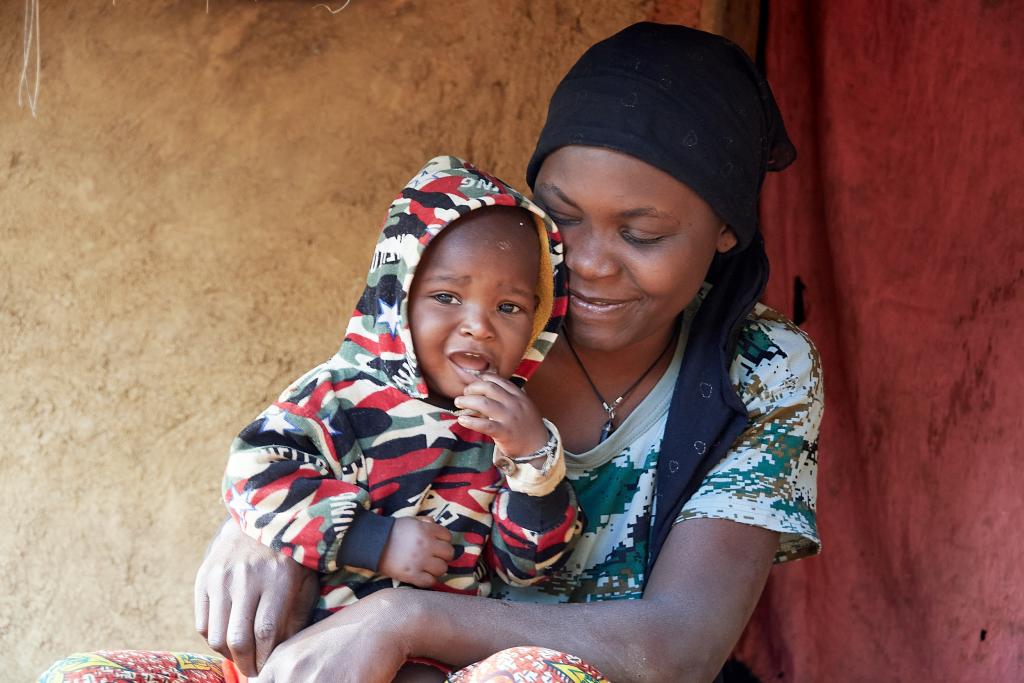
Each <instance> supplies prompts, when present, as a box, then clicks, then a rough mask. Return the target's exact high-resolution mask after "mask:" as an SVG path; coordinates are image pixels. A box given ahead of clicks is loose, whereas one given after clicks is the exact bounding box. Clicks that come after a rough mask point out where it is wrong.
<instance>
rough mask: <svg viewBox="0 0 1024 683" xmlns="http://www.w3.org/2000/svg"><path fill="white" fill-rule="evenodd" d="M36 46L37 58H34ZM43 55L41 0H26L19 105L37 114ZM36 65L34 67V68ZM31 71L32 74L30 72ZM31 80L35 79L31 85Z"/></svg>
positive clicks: (33, 114) (33, 115) (34, 114)
mask: <svg viewBox="0 0 1024 683" xmlns="http://www.w3.org/2000/svg"><path fill="white" fill-rule="evenodd" d="M33 48H35V60H33V59H32V53H33ZM41 65H42V57H41V53H40V51H39V0H25V33H24V37H23V41H22V49H21V79H20V80H19V81H18V106H19V107H24V106H25V103H26V102H27V103H28V109H29V111H31V112H32V117H33V118H35V116H36V103H37V102H38V101H39V75H40V71H41V69H40V67H41ZM33 67H34V68H33ZM30 71H31V76H30V75H29V72H30ZM30 81H34V83H32V84H31V85H30Z"/></svg>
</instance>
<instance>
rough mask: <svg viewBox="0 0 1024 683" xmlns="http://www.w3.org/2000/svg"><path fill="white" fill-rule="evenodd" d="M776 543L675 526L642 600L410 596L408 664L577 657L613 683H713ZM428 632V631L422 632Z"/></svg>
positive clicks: (744, 531) (725, 530) (693, 524)
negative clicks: (416, 659)
mask: <svg viewBox="0 0 1024 683" xmlns="http://www.w3.org/2000/svg"><path fill="white" fill-rule="evenodd" d="M777 544H778V534H777V533H775V532H772V531H768V530H765V529H762V528H759V527H753V526H748V525H744V524H739V523H736V522H730V521H726V520H717V519H699V520H690V521H687V522H684V523H681V524H677V525H676V526H675V528H674V529H673V530H672V532H671V534H670V535H669V538H668V541H667V542H666V545H665V547H664V549H663V550H662V552H661V554H660V556H659V557H658V561H657V563H656V564H655V567H654V570H653V572H652V574H651V578H650V581H649V582H648V585H647V589H646V591H645V592H644V597H643V599H641V600H621V601H610V602H600V603H589V604H566V605H537V604H524V603H510V602H499V601H483V600H475V601H459V600H457V599H451V598H452V596H447V595H442V594H439V593H426V592H420V593H416V594H415V595H412V596H409V599H410V600H412V601H413V602H414V603H416V605H417V609H416V610H415V614H416V615H418V616H419V617H420V618H421V619H422V620H423V621H422V623H423V625H424V628H415V629H413V638H414V640H413V642H412V643H411V644H410V646H411V650H412V652H413V654H415V655H419V656H426V657H435V658H437V659H441V660H443V661H448V662H450V663H452V664H456V665H459V666H463V665H467V664H470V663H472V662H474V661H477V660H479V659H483V658H484V657H486V656H488V655H490V654H492V653H494V652H496V651H498V650H502V649H504V648H506V647H512V646H516V645H537V646H543V647H549V648H553V649H556V650H561V651H564V652H569V653H572V654H574V655H576V656H578V657H582V658H583V659H584V660H586V661H587V662H590V663H591V664H593V665H594V666H596V667H597V668H598V669H600V670H601V672H602V673H604V674H605V675H606V676H608V677H609V678H610V679H611V680H613V681H615V682H616V683H625V682H626V681H695V682H706V681H710V680H712V679H713V678H714V677H715V676H716V675H717V673H718V671H719V670H720V669H721V667H722V665H723V664H724V662H725V660H726V658H727V657H728V655H729V653H730V652H731V651H732V649H733V647H734V646H735V644H736V641H737V640H738V639H739V636H740V634H741V633H742V631H743V628H744V626H745V625H746V623H747V620H748V619H749V618H750V614H751V613H752V612H753V609H754V606H755V605H756V604H757V600H758V598H759V597H760V595H761V590H762V589H763V588H764V583H765V580H766V579H767V577H768V572H769V570H770V569H771V565H772V557H773V554H774V552H775V548H776V546H777ZM427 624H429V625H430V628H426V625H427Z"/></svg>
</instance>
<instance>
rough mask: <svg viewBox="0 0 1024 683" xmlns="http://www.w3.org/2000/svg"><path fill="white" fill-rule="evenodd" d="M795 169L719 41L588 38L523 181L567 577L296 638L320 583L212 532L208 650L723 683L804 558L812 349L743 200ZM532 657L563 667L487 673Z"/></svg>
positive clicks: (403, 593)
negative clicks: (766, 295)
mask: <svg viewBox="0 0 1024 683" xmlns="http://www.w3.org/2000/svg"><path fill="white" fill-rule="evenodd" d="M794 156H795V151H794V150H793V147H792V145H791V144H790V142H789V140H788V138H787V136H786V132H785V129H784V127H783V125H782V121H781V118H780V116H779V113H778V110H777V107H776V105H775V101H774V99H773V97H772V94H771V92H770V90H769V88H768V86H767V83H766V82H765V81H764V80H763V79H762V78H760V76H758V74H757V73H756V69H755V68H754V67H753V65H752V64H751V63H750V61H749V59H748V58H747V57H746V55H745V54H743V52H742V51H741V50H740V49H739V48H737V47H736V46H734V45H732V44H731V43H729V42H728V41H725V40H723V39H720V38H718V37H715V36H711V35H709V34H705V33H701V32H699V31H694V30H692V29H687V28H683V27H679V26H659V25H654V24H638V25H635V26H632V27H630V28H628V29H626V30H624V31H622V32H621V33H619V34H617V35H615V36H613V37H611V38H609V39H607V40H605V41H602V42H601V43H598V44H597V45H595V46H594V47H592V48H591V49H590V50H589V51H588V52H587V53H586V54H585V55H584V56H583V57H582V58H581V59H580V61H579V62H578V63H577V64H576V65H575V66H574V67H573V68H572V70H570V72H569V74H568V75H567V76H566V78H565V79H564V80H563V81H562V83H561V84H560V85H559V86H558V89H557V90H556V92H555V95H554V97H553V99H552V102H551V106H550V109H549V113H548V119H547V122H546V124H545V127H544V130H543V131H542V133H541V136H540V140H539V141H538V144H537V148H536V150H535V152H534V154H533V157H532V159H531V160H530V164H529V168H528V173H527V178H528V181H529V182H530V185H531V186H532V187H533V189H534V192H535V200H536V201H537V202H538V203H540V204H541V205H542V206H543V207H544V208H545V209H546V210H547V211H548V212H549V213H550V214H551V216H552V218H553V219H554V220H555V222H556V223H558V224H559V227H560V229H561V230H562V232H563V235H564V241H565V247H566V264H567V266H568V269H569V274H570V277H569V287H570V295H571V296H570V305H569V311H568V323H567V328H566V330H565V334H564V335H562V337H561V339H560V341H559V344H558V345H556V346H555V347H554V348H553V349H552V351H551V352H550V353H549V355H548V358H547V359H546V361H545V363H544V364H543V365H542V366H541V368H540V369H539V371H538V372H537V373H536V375H535V376H534V378H533V379H532V380H531V381H530V383H529V385H528V389H527V393H528V394H529V396H530V397H531V398H532V400H533V401H534V402H535V403H536V404H537V406H538V408H539V409H540V411H541V413H542V414H544V415H546V416H548V417H550V418H551V419H552V421H553V422H555V423H556V424H558V425H559V428H560V430H561V431H562V436H563V440H564V444H565V446H566V449H567V451H569V452H570V454H569V455H567V458H568V462H567V464H568V467H569V470H570V477H571V478H572V479H573V485H574V487H575V488H576V490H577V494H578V496H579V499H580V503H581V505H582V507H583V510H584V512H585V514H586V515H587V518H588V526H587V527H586V529H585V536H584V538H583V540H582V541H581V542H580V544H579V547H578V548H577V549H576V550H575V551H574V554H573V556H572V558H571V559H570V561H569V563H568V564H567V566H566V567H565V568H564V569H563V570H562V571H561V573H560V574H558V575H557V576H556V577H554V578H553V579H552V580H551V581H548V582H547V583H545V584H542V585H540V586H537V587H535V588H531V589H513V588H511V587H500V588H499V589H498V590H497V595H498V596H499V597H503V598H507V599H506V600H500V601H499V600H484V599H479V598H471V597H465V596H456V595H450V594H445V593H439V592H432V591H418V590H412V589H392V590H386V591H380V592H378V593H375V594H374V595H372V596H370V597H369V598H367V599H364V600H363V601H361V602H359V603H358V604H356V605H354V606H352V607H350V608H347V609H345V610H342V611H341V612H339V613H337V614H335V615H333V616H331V617H329V618H328V619H325V620H324V621H322V622H319V623H318V624H316V625H314V626H311V627H309V628H306V629H304V630H302V631H298V629H299V628H300V627H301V625H302V624H303V622H304V618H305V615H306V614H308V608H309V605H310V604H311V600H312V591H313V590H315V586H316V581H315V578H314V577H313V576H312V575H311V574H309V573H308V570H306V569H304V568H302V567H301V566H299V565H298V564H296V563H294V562H292V561H291V560H289V559H288V558H285V557H282V556H276V555H274V554H273V553H271V552H270V551H268V550H267V549H266V548H264V547H263V546H261V545H258V544H256V543H255V542H254V541H251V540H250V539H249V538H248V537H245V536H243V535H242V534H241V533H240V532H239V531H238V530H237V529H236V528H235V527H234V526H233V525H226V526H225V527H224V528H223V529H222V531H221V532H220V534H219V535H218V537H217V538H216V539H214V542H213V544H212V546H211V549H210V552H209V553H208V556H207V558H206V560H205V561H204V563H203V566H202V567H201V569H200V571H199V574H198V576H197V581H196V605H197V628H198V629H199V631H200V633H202V634H203V635H204V637H206V638H207V640H208V641H209V643H210V645H211V647H213V649H214V650H216V651H218V652H220V653H221V654H223V655H225V656H227V657H230V658H231V659H233V660H234V661H235V662H236V664H237V666H238V668H239V669H240V670H241V671H242V672H244V673H246V674H250V675H252V674H255V672H256V670H257V669H259V670H261V674H260V678H259V680H260V681H261V682H263V681H274V682H275V683H283V682H285V681H312V680H337V679H343V680H352V681H372V682H378V681H379V682H381V683H386V682H387V681H390V680H392V678H393V677H394V675H395V673H396V672H397V671H398V670H399V669H400V668H401V667H402V664H403V663H404V662H405V661H406V660H407V659H409V658H415V657H427V658H434V659H437V660H441V661H444V662H448V663H450V664H452V665H454V666H456V667H461V666H466V665H469V664H471V663H472V662H477V661H479V660H483V659H485V658H487V657H488V656H490V655H491V654H492V653H495V652H498V651H500V650H504V649H506V648H510V647H513V646H524V645H525V646H538V647H545V648H553V649H554V650H557V651H561V652H565V653H572V655H575V656H576V657H578V658H581V659H582V660H583V661H584V662H585V663H583V664H580V665H579V669H580V670H581V671H585V672H587V673H588V674H590V675H591V676H592V678H591V679H590V680H600V678H599V674H598V673H597V670H600V672H601V674H603V675H604V676H605V677H607V679H609V680H613V681H617V682H620V681H625V680H637V681H641V680H649V681H683V680H685V681H691V680H692V681H708V680H711V679H713V678H714V677H715V675H716V673H717V672H718V670H719V669H720V668H721V666H722V663H723V662H724V661H725V659H726V657H727V656H728V654H729V652H730V650H731V649H732V647H733V646H734V644H735V642H736V640H737V638H738V637H739V635H740V633H741V631H742V629H743V627H744V625H745V624H746V622H747V620H748V618H749V616H750V613H751V611H752V610H753V608H754V605H755V604H756V602H757V599H758V597H759V595H760V593H761V590H762V588H763V586H764V582H765V580H766V577H767V575H768V571H769V569H770V567H771V564H772V562H773V560H776V561H781V560H786V559H795V558H799V557H802V556H806V555H808V554H812V553H814V552H816V550H817V547H818V539H817V532H816V528H815V523H814V500H815V481H814V477H815V467H816V461H815V456H816V438H817V426H818V422H819V421H820V417H821V407H822V406H821V404H822V387H821V373H820V370H819V366H818V361H817V357H816V354H815V351H814V349H813V347H812V346H811V344H810V342H809V341H808V340H807V339H806V338H805V337H804V336H803V335H802V334H801V333H800V332H799V331H798V330H797V329H796V328H795V327H793V326H792V324H791V323H789V322H788V321H786V320H784V319H783V318H781V316H779V315H778V314H776V313H774V312H773V311H771V310H769V309H766V308H764V307H763V306H760V305H756V306H755V304H756V301H757V298H758V296H759V295H760V294H761V292H762V290H763V287H764V283H765V280H766V277H767V261H766V258H765V255H764V248H763V244H762V241H761V237H760V234H759V232H758V227H757V199H758V194H759V192H760V188H761V184H762V182H763V180H764V175H765V172H766V171H768V170H781V169H782V168H785V166H787V165H788V164H789V163H790V162H791V161H792V160H793V158H794ZM573 454H575V455H573ZM554 603H558V604H554ZM293 634H294V635H293ZM289 636H290V637H289ZM275 645H276V647H275ZM531 655H536V656H535V657H534V659H535V660H538V661H546V662H554V663H553V664H544V665H546V666H558V665H559V664H558V663H559V662H566V661H570V660H569V659H566V658H565V657H563V656H560V655H557V654H556V653H554V652H547V651H538V650H532V651H530V650H527V651H522V650H520V651H514V652H512V653H507V654H505V655H502V656H501V657H498V659H499V660H501V664H500V666H506V665H507V666H518V665H515V664H511V663H509V662H510V661H511V660H512V659H515V658H516V657H520V658H529V657H530V656H531ZM494 661H497V660H493V659H492V664H493V662H494ZM571 661H576V660H571ZM534 663H536V661H535V662H534ZM488 666H491V665H490V664H484V665H481V667H480V668H479V669H478V672H479V671H481V670H483V669H485V668H486V667H488ZM491 668H492V669H494V668H500V667H498V666H497V665H495V666H491ZM407 671H408V674H407V675H408V677H409V680H412V677H413V676H414V674H413V672H412V671H411V670H407ZM487 675H490V674H486V675H483V676H482V677H478V678H479V679H480V680H483V679H487V678H486V676H487ZM466 679H468V675H463V674H457V675H456V676H455V678H453V680H459V681H461V680H466ZM416 680H440V676H439V675H436V676H433V677H431V676H430V675H429V674H427V673H425V672H424V673H423V678H422V679H419V678H417V679H416ZM487 680H501V679H500V678H495V679H487ZM539 680H545V679H539ZM550 680H560V679H555V678H551V679H550ZM577 680H582V674H577Z"/></svg>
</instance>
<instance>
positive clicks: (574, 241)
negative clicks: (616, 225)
mask: <svg viewBox="0 0 1024 683" xmlns="http://www.w3.org/2000/svg"><path fill="white" fill-rule="evenodd" d="M580 228H582V226H579V227H574V228H572V229H571V230H565V231H564V232H563V233H562V234H563V238H562V239H563V241H564V243H565V265H566V267H567V268H568V269H569V272H570V273H572V274H574V275H576V276H577V277H580V278H583V279H584V280H599V279H601V278H605V277H609V276H610V275H614V274H615V272H616V270H617V269H618V265H617V260H616V258H615V253H614V249H613V247H614V246H616V245H613V244H611V243H610V240H609V239H608V237H607V236H606V235H602V234H599V231H597V230H591V229H589V228H587V229H580Z"/></svg>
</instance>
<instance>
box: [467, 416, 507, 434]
mask: <svg viewBox="0 0 1024 683" xmlns="http://www.w3.org/2000/svg"><path fill="white" fill-rule="evenodd" d="M459 424H460V425H462V426H463V427H465V428H466V429H472V430H474V431H477V432H480V433H481V434H486V435H487V436H489V437H491V438H492V439H495V440H497V439H501V438H502V437H503V436H506V435H507V433H508V430H507V429H506V428H505V426H504V425H503V424H501V423H500V422H497V421H495V420H491V419H489V418H486V417H473V416H472V415H460V416H459Z"/></svg>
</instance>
